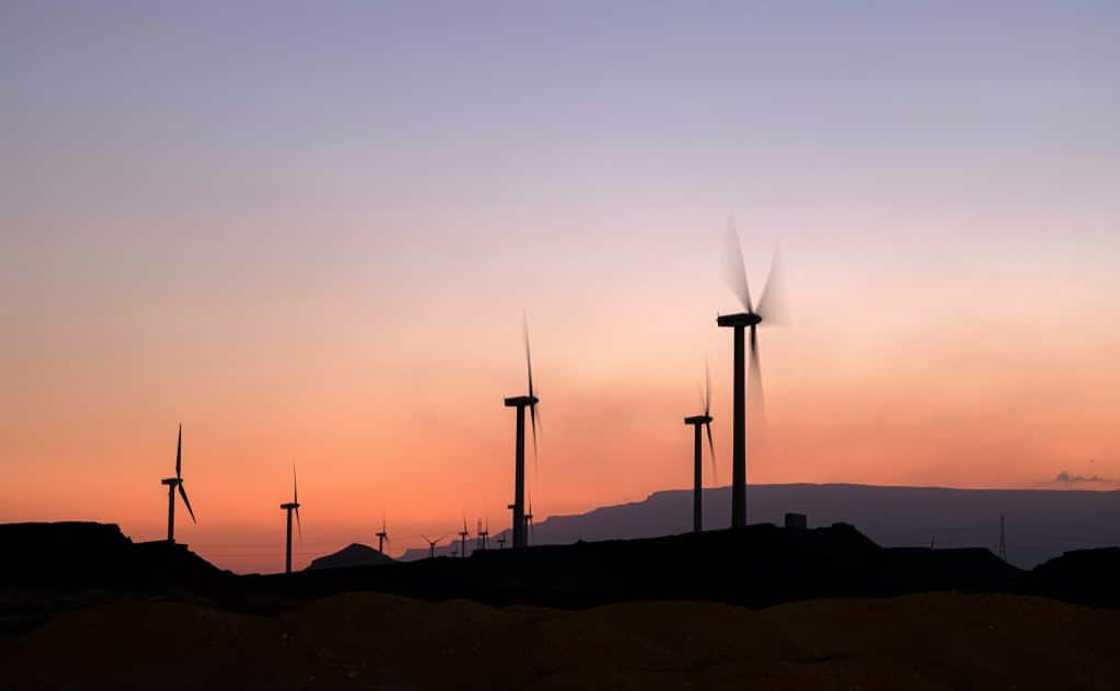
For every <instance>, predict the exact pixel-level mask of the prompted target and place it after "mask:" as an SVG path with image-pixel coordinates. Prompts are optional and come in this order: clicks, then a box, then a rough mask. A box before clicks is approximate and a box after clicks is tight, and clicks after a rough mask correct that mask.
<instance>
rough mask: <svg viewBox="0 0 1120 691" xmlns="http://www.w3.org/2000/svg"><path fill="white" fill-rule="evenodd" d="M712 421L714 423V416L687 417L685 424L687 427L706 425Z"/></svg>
mask: <svg viewBox="0 0 1120 691" xmlns="http://www.w3.org/2000/svg"><path fill="white" fill-rule="evenodd" d="M711 421H712V416H711V415H693V416H692V417H686V418H685V419H684V424H686V425H706V424H708V423H709V422H711Z"/></svg>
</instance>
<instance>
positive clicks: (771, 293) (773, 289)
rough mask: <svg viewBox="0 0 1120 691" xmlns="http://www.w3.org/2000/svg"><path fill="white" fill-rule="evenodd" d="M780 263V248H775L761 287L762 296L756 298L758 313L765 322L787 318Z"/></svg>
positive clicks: (778, 321) (780, 322) (783, 276)
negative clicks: (764, 282) (764, 283)
mask: <svg viewBox="0 0 1120 691" xmlns="http://www.w3.org/2000/svg"><path fill="white" fill-rule="evenodd" d="M782 265H783V262H782V253H781V250H780V249H775V250H774V257H773V259H772V260H771V261H770V275H769V276H767V277H766V286H765V287H764V288H763V289H762V297H760V298H759V299H758V314H759V316H761V317H762V320H763V322H765V323H767V324H783V323H785V322H786V320H787V319H788V315H787V312H788V310H787V307H786V291H785V272H784V270H783V268H782Z"/></svg>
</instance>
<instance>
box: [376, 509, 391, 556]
mask: <svg viewBox="0 0 1120 691" xmlns="http://www.w3.org/2000/svg"><path fill="white" fill-rule="evenodd" d="M375 534H376V535H377V551H378V552H381V553H382V554H385V543H386V542H388V541H389V533H388V532H386V531H385V516H384V514H382V516H381V530H379V531H378V532H377V533H375Z"/></svg>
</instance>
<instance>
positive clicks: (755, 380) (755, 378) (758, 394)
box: [747, 326, 766, 432]
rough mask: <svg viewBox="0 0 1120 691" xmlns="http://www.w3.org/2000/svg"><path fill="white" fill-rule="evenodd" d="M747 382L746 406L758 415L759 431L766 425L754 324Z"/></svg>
mask: <svg viewBox="0 0 1120 691" xmlns="http://www.w3.org/2000/svg"><path fill="white" fill-rule="evenodd" d="M747 383H748V386H749V389H748V391H747V396H748V406H749V408H750V411H751V412H752V413H756V414H757V415H758V418H759V419H758V423H759V424H757V425H756V426H755V428H756V429H757V430H758V431H760V432H761V430H762V429H763V427H765V425H766V399H765V397H764V396H763V394H762V364H761V363H760V362H759V356H758V331H757V329H756V327H754V326H752V327H751V365H750V381H749V382H747ZM752 417H753V415H752Z"/></svg>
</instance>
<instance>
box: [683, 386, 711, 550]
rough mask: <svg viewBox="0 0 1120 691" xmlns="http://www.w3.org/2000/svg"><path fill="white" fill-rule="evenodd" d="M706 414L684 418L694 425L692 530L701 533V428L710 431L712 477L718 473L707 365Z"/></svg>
mask: <svg viewBox="0 0 1120 691" xmlns="http://www.w3.org/2000/svg"><path fill="white" fill-rule="evenodd" d="M703 403H704V414H703V415H693V416H691V417H686V418H685V419H684V424H686V425H692V431H693V435H692V436H693V443H692V458H693V462H692V532H694V533H699V532H700V531H702V530H703V529H704V503H703V502H704V500H703V492H704V472H703V468H704V465H703V463H704V444H703V439H702V436H703V434H702V433H701V431H700V430H701V428H703V429H705V430H707V432H708V455H709V456H710V457H711V459H712V479H713V480H715V477H716V475H715V473H716V451H715V445H714V444H713V443H712V416H711V415H709V413H710V412H711V408H712V378H711V375H710V374H709V373H708V369H707V366H705V368H704V400H703Z"/></svg>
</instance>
